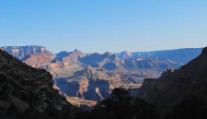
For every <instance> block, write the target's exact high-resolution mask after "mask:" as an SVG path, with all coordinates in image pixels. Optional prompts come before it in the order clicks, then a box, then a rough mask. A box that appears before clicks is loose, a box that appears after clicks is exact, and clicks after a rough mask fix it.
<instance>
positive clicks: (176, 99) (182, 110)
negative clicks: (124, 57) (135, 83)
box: [139, 47, 207, 119]
mask: <svg viewBox="0 0 207 119" xmlns="http://www.w3.org/2000/svg"><path fill="white" fill-rule="evenodd" d="M206 94H207V47H206V48H204V49H203V51H202V53H201V54H200V55H199V56H198V57H197V58H195V59H193V60H192V61H190V62H189V63H188V64H186V65H185V66H183V67H181V68H180V69H178V70H175V71H174V72H173V71H172V72H171V73H163V75H162V76H161V78H159V79H157V80H154V79H146V80H145V81H144V84H143V86H142V88H141V91H140V93H139V97H141V98H142V99H144V100H146V101H148V102H150V103H152V104H154V105H155V106H156V107H157V108H158V109H159V112H160V113H161V114H162V115H165V114H167V113H169V114H168V116H169V117H168V119H169V118H173V116H174V118H176V117H175V115H177V116H178V115H179V116H180V118H184V117H189V116H190V117H192V118H193V119H197V118H202V116H205V117H206V116H207V115H206V114H207V105H206V104H207V95H206ZM201 111H202V112H201ZM170 112H171V113H170ZM182 114H183V115H184V116H183V115H182ZM182 116H183V117H182Z"/></svg>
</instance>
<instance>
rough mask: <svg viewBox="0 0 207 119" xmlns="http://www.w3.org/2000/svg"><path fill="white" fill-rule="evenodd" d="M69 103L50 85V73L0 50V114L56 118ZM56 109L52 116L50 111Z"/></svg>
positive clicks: (68, 107)
mask: <svg viewBox="0 0 207 119" xmlns="http://www.w3.org/2000/svg"><path fill="white" fill-rule="evenodd" d="M70 107H71V106H70V105H69V104H68V103H67V101H66V100H65V99H64V98H63V97H62V96H60V95H59V94H58V92H57V91H55V90H54V89H53V82H52V76H51V75H50V74H49V73H48V72H46V71H45V70H43V69H34V68H32V67H29V66H27V65H26V64H24V63H22V62H21V61H19V60H17V59H15V58H13V57H12V56H10V55H8V54H7V53H6V52H4V51H2V50H0V118H2V119H4V118H5V119H10V118H12V119H18V118H21V119H24V118H27V119H30V118H60V117H64V115H63V113H68V114H66V115H65V116H69V115H70ZM53 112H54V113H56V115H55V116H54V117H53V116H51V115H50V113H53Z"/></svg>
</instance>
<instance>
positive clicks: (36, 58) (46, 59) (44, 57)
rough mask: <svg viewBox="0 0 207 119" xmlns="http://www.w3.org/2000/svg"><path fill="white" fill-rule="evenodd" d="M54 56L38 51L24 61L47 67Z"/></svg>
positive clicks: (35, 65) (31, 64) (34, 65)
mask: <svg viewBox="0 0 207 119" xmlns="http://www.w3.org/2000/svg"><path fill="white" fill-rule="evenodd" d="M53 58H54V56H51V55H48V54H44V53H38V54H37V53H36V54H32V55H31V56H30V57H29V58H28V59H27V60H25V61H24V62H25V63H26V64H28V65H30V66H32V67H35V68H44V67H47V66H48V65H49V64H50V63H51V61H52V59H53Z"/></svg>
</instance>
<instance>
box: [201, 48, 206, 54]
mask: <svg viewBox="0 0 207 119" xmlns="http://www.w3.org/2000/svg"><path fill="white" fill-rule="evenodd" d="M201 54H202V55H204V54H205V55H207V47H205V48H203V50H202V52H201Z"/></svg>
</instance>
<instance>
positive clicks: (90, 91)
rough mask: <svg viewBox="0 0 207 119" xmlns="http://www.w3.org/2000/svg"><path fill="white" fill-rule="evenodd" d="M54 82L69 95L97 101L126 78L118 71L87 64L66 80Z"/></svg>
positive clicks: (107, 95)
mask: <svg viewBox="0 0 207 119" xmlns="http://www.w3.org/2000/svg"><path fill="white" fill-rule="evenodd" d="M55 82H56V85H57V86H58V87H60V90H61V91H62V92H63V93H65V94H67V95H69V96H71V97H80V98H83V99H86V100H96V101H98V100H102V99H104V98H107V97H109V95H110V92H111V90H112V89H114V88H117V87H121V86H122V85H123V82H125V83H126V82H127V80H126V79H125V78H124V77H123V76H122V75H120V74H118V73H115V72H114V73H113V72H111V73H109V72H107V71H106V70H100V71H97V70H96V69H94V68H92V67H91V66H88V67H87V68H85V69H84V70H82V71H78V72H76V73H75V74H74V76H72V77H69V78H68V79H67V80H65V79H57V80H55Z"/></svg>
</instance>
